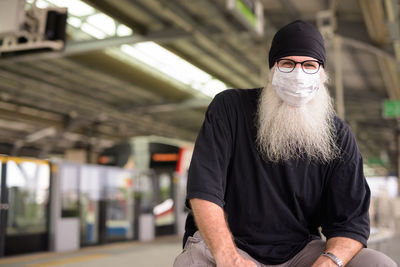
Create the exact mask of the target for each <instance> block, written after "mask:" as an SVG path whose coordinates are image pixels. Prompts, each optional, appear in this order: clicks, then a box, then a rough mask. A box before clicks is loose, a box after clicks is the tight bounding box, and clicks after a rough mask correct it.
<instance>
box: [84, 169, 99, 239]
mask: <svg viewBox="0 0 400 267" xmlns="http://www.w3.org/2000/svg"><path fill="white" fill-rule="evenodd" d="M102 173H104V170H102V169H101V168H99V167H98V168H96V167H93V166H82V167H81V173H80V177H81V179H80V223H81V243H82V244H84V245H90V244H96V243H98V242H99V236H98V232H99V220H98V218H99V212H100V204H99V203H100V199H101V198H102V194H103V193H104V192H103V191H104V189H103V188H104V186H103V179H102Z"/></svg>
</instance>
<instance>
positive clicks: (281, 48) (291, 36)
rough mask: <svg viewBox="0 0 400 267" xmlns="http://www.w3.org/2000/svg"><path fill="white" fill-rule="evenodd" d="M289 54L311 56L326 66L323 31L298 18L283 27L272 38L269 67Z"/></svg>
mask: <svg viewBox="0 0 400 267" xmlns="http://www.w3.org/2000/svg"><path fill="white" fill-rule="evenodd" d="M287 56H309V57H313V58H316V59H317V60H319V61H321V62H322V65H323V66H324V67H325V61H326V59H325V46H324V39H323V38H322V35H321V33H320V32H319V31H318V30H317V28H316V27H314V26H313V25H312V24H310V23H307V22H304V21H302V20H296V21H294V22H292V23H289V24H288V25H286V26H284V27H283V28H281V29H280V30H279V31H278V32H277V33H276V34H275V36H274V39H272V44H271V48H270V50H269V68H272V67H273V66H274V64H275V61H276V60H277V59H279V58H281V57H287Z"/></svg>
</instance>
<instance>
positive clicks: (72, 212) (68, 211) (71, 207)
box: [60, 164, 79, 218]
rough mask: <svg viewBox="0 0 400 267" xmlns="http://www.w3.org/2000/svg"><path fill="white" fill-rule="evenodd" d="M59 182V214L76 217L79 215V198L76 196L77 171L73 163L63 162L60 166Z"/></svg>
mask: <svg viewBox="0 0 400 267" xmlns="http://www.w3.org/2000/svg"><path fill="white" fill-rule="evenodd" d="M60 167H61V168H60V182H61V216H62V217H63V218H65V217H78V215H79V198H78V181H79V173H78V170H79V169H78V168H77V167H76V166H75V165H67V164H63V165H62V166H60Z"/></svg>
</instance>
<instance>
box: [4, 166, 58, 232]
mask: <svg viewBox="0 0 400 267" xmlns="http://www.w3.org/2000/svg"><path fill="white" fill-rule="evenodd" d="M49 183H50V168H49V164H48V163H44V162H39V161H37V162H35V161H33V162H30V161H23V160H21V159H9V160H8V161H7V180H6V186H7V190H8V205H9V207H10V208H9V209H8V214H7V229H6V233H7V235H15V234H27V233H41V232H46V231H47V217H48V208H47V207H48V206H47V205H48V198H49Z"/></svg>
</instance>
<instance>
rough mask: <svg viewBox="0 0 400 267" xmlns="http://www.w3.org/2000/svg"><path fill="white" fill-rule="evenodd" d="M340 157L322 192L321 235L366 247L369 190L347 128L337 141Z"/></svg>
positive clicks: (361, 164) (355, 146) (368, 226)
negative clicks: (354, 242) (340, 149)
mask: <svg viewBox="0 0 400 267" xmlns="http://www.w3.org/2000/svg"><path fill="white" fill-rule="evenodd" d="M340 144H341V148H342V151H343V153H342V154H343V155H342V157H341V159H340V160H338V161H337V162H336V164H335V166H334V168H333V171H332V172H333V173H332V175H331V178H330V179H329V180H328V184H327V186H326V188H325V192H324V205H323V206H322V209H323V210H322V214H323V217H322V233H323V234H324V235H325V236H326V238H327V239H329V238H331V237H339V236H341V237H348V238H351V239H354V240H357V241H359V242H361V243H362V244H363V245H364V246H365V247H366V246H367V240H368V237H369V233H370V222H369V204H370V189H369V187H368V184H367V181H366V178H365V176H364V172H363V159H362V156H361V154H360V152H359V150H358V147H357V144H356V140H355V138H354V136H353V134H352V132H351V130H350V128H349V127H348V126H347V127H345V130H344V133H343V132H342V137H341V140H340Z"/></svg>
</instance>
